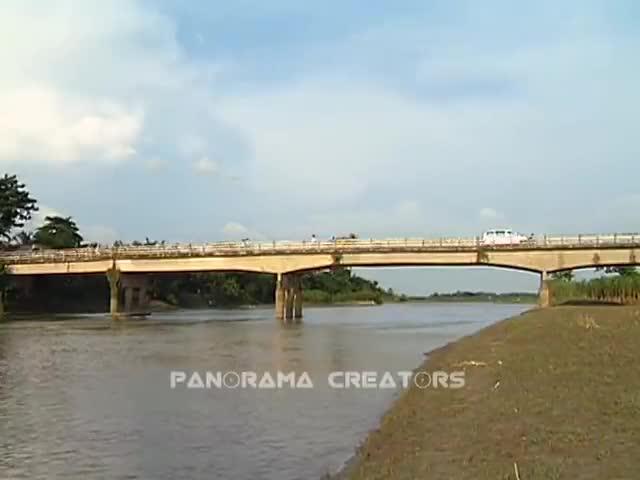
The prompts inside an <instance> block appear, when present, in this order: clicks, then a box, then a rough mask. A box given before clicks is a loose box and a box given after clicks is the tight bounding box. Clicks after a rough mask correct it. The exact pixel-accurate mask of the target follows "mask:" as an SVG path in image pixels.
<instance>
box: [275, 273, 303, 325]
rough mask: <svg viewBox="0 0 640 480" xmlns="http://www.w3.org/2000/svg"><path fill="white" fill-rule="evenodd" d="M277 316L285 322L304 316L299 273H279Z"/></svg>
mask: <svg viewBox="0 0 640 480" xmlns="http://www.w3.org/2000/svg"><path fill="white" fill-rule="evenodd" d="M276 318H277V319H278V320H282V321H283V322H284V323H293V321H294V320H298V321H299V319H300V318H302V285H301V283H300V277H299V276H298V275H295V274H278V280H277V282H276Z"/></svg>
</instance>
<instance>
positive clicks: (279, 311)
mask: <svg viewBox="0 0 640 480" xmlns="http://www.w3.org/2000/svg"><path fill="white" fill-rule="evenodd" d="M284 283H285V276H284V275H282V274H281V273H279V274H278V279H277V280H276V319H278V320H284V301H285V286H284Z"/></svg>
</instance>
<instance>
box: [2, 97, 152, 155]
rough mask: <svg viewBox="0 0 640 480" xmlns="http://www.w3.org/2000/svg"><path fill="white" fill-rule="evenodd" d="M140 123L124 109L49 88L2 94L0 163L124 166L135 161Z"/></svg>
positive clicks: (137, 114)
mask: <svg viewBox="0 0 640 480" xmlns="http://www.w3.org/2000/svg"><path fill="white" fill-rule="evenodd" d="M142 119H143V117H142V114H141V113H140V112H139V111H135V110H133V109H128V108H127V107H126V106H124V105H122V104H119V103H116V102H112V101H109V100H101V99H98V98H82V97H79V96H74V95H64V94H61V93H60V92H58V91H56V90H54V89H52V88H48V87H25V88H19V89H15V90H9V91H6V90H5V91H3V92H0V163H5V162H20V161H25V160H28V161H40V162H48V163H53V164H56V165H64V164H69V163H75V162H82V161H86V160H87V159H92V160H94V161H105V162H119V161H122V160H126V159H128V158H130V157H132V156H133V155H135V152H136V148H135V144H136V141H137V138H138V136H139V134H140V131H141V129H142Z"/></svg>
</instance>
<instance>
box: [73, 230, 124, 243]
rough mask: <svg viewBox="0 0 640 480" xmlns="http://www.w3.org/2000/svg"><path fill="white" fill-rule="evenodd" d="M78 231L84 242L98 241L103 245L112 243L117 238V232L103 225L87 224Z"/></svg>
mask: <svg viewBox="0 0 640 480" xmlns="http://www.w3.org/2000/svg"><path fill="white" fill-rule="evenodd" d="M80 233H81V234H82V236H83V237H84V240H85V242H88V243H92V242H96V243H100V244H104V245H112V244H113V243H114V242H115V241H116V240H118V233H117V232H116V231H115V230H114V229H113V228H111V227H107V226H104V225H89V226H88V227H85V228H82V229H81V230H80Z"/></svg>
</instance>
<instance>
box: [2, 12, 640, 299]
mask: <svg viewBox="0 0 640 480" xmlns="http://www.w3.org/2000/svg"><path fill="white" fill-rule="evenodd" d="M396 3H398V2H396ZM639 26H640V7H638V4H637V3H636V2H633V1H631V0H629V1H612V2H604V1H602V2H595V1H591V2H590V1H577V0H570V1H566V2H551V1H541V2H528V3H522V2H517V3H516V2H508V1H487V2H474V1H431V2H423V1H420V2H418V1H407V2H401V5H397V4H393V3H391V2H383V1H369V2H355V1H351V2H345V1H341V2H338V1H324V2H316V3H310V2H297V1H292V0H282V1H270V2H261V1H257V0H244V1H237V2H204V1H190V2H183V1H177V0H159V1H151V0H143V1H135V0H113V1H110V2H99V1H84V0H78V1H71V0H61V1H58V2H47V3H44V2H35V1H25V0H21V1H10V0H9V1H4V2H2V5H1V6H0V28H1V29H2V31H3V37H4V38H5V41H3V43H2V45H0V58H1V59H2V62H3V68H2V75H1V76H0V166H2V168H3V170H5V171H10V172H16V173H18V174H19V175H20V176H21V177H22V178H23V179H24V180H25V181H26V182H28V184H29V186H30V188H31V190H32V192H33V194H34V195H35V196H36V197H37V198H38V199H39V200H40V203H41V204H42V206H43V209H42V210H43V214H44V213H47V212H59V213H63V214H65V215H73V216H74V217H75V218H76V219H77V221H78V223H79V225H80V227H81V228H82V230H83V232H84V233H85V236H87V237H88V238H91V239H95V240H99V241H113V240H115V239H125V240H132V239H136V238H138V239H142V238H144V237H146V236H149V237H152V238H161V239H166V240H170V241H193V242H199V241H213V240H219V239H233V238H242V237H247V236H248V237H252V238H264V239H296V238H304V237H308V236H309V235H311V234H312V233H315V234H316V235H318V236H321V237H322V236H326V237H329V236H331V235H334V234H343V233H348V232H351V231H354V232H357V233H359V234H360V235H362V236H365V237H369V236H375V237H381V236H384V237H403V236H440V235H476V234H478V233H480V232H481V231H482V230H483V229H485V228H490V227H495V226H503V225H505V226H510V227H513V228H516V229H519V230H522V231H525V232H528V233H529V232H539V233H545V232H546V233H565V232H568V233H572V232H601V231H614V230H615V231H638V230H639V228H638V213H637V212H638V210H639V209H640V188H639V187H638V182H637V178H638V174H639V173H640V162H639V161H638V158H640V140H639V139H638V126H637V125H638V121H637V118H638V111H640V108H639V107H640V95H639V94H638V91H637V86H638V85H640V56H638V54H637V52H638V51H640V48H639V47H640V29H639ZM38 221H40V219H36V220H35V223H37V222H38ZM369 273H370V274H371V275H374V276H376V278H379V279H380V280H381V281H382V282H383V283H385V284H388V285H390V286H393V287H395V288H397V289H400V290H404V291H408V292H410V293H424V292H427V291H433V290H440V291H443V290H450V289H456V288H473V289H480V288H485V289H498V290H511V289H521V288H522V289H531V288H535V286H536V284H537V279H536V278H535V277H532V276H529V275H527V274H522V273H515V272H503V271H490V272H487V271H485V270H474V271H469V270H467V269H463V270H451V269H449V270H441V269H438V270H429V269H419V270H415V269H411V270H398V271H391V272H389V271H370V272H369Z"/></svg>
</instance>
